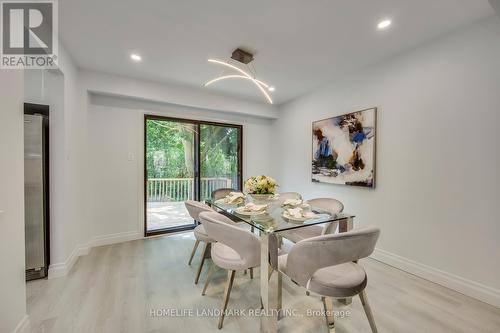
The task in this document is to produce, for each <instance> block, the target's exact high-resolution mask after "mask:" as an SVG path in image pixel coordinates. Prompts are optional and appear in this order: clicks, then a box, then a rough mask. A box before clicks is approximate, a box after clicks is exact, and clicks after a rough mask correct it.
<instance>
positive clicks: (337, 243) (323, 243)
mask: <svg viewBox="0 0 500 333" xmlns="http://www.w3.org/2000/svg"><path fill="white" fill-rule="evenodd" d="M379 235H380V229H379V228H376V227H373V226H365V227H360V228H356V229H353V230H351V231H348V232H343V233H339V234H330V235H324V236H318V237H313V238H308V239H304V240H302V241H300V242H298V243H297V244H295V245H293V246H292V248H291V250H290V253H289V254H288V258H287V262H286V268H285V274H286V275H288V276H289V277H290V278H291V279H292V280H294V281H295V282H297V283H298V284H299V285H301V286H303V287H306V288H307V284H308V282H309V280H310V279H311V277H312V276H313V274H314V273H315V272H316V271H317V270H318V269H321V268H324V267H329V266H334V265H339V264H343V263H346V262H351V261H356V260H358V259H361V258H365V257H368V256H369V255H370V254H372V253H373V250H374V249H375V244H376V243H377V240H378V237H379Z"/></svg>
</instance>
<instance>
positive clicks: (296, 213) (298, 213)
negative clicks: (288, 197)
mask: <svg viewBox="0 0 500 333" xmlns="http://www.w3.org/2000/svg"><path fill="white" fill-rule="evenodd" d="M286 212H287V213H288V215H290V216H291V217H293V218H296V219H302V218H307V219H313V218H315V217H316V214H314V213H313V212H311V211H305V210H304V209H302V208H300V207H297V208H288V209H287V210H286Z"/></svg>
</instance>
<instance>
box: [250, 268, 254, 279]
mask: <svg viewBox="0 0 500 333" xmlns="http://www.w3.org/2000/svg"><path fill="white" fill-rule="evenodd" d="M250 279H253V268H250Z"/></svg>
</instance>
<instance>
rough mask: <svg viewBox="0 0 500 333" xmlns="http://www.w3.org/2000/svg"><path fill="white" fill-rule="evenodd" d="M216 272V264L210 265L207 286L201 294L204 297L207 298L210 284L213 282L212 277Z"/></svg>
mask: <svg viewBox="0 0 500 333" xmlns="http://www.w3.org/2000/svg"><path fill="white" fill-rule="evenodd" d="M216 270H217V266H216V265H215V264H214V263H212V264H211V265H210V270H209V271H208V275H207V280H206V281H205V286H204V287H203V291H202V292H201V295H202V296H205V293H206V291H207V288H208V285H209V284H210V281H212V276H213V275H214V273H215V271H216Z"/></svg>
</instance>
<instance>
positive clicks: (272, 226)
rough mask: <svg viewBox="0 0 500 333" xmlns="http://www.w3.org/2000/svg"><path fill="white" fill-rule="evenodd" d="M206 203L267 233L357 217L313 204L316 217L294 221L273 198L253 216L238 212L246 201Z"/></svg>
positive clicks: (209, 201) (312, 209)
mask: <svg viewBox="0 0 500 333" xmlns="http://www.w3.org/2000/svg"><path fill="white" fill-rule="evenodd" d="M206 203H207V204H208V205H209V206H212V208H215V209H216V210H219V211H220V212H221V213H223V214H224V215H226V216H228V217H229V218H231V219H232V220H234V221H243V222H246V223H248V224H250V225H251V226H253V227H255V228H257V229H259V230H260V231H263V232H265V233H278V232H281V231H285V230H291V229H297V228H304V227H307V226H311V225H316V224H324V223H329V222H335V221H340V220H345V219H350V218H354V217H355V216H354V215H351V214H348V213H338V214H334V215H332V214H330V213H328V212H326V211H324V210H321V209H319V208H318V207H314V206H311V211H312V212H314V213H315V214H316V216H315V218H313V219H308V220H305V221H293V220H289V219H287V218H285V217H284V216H283V212H284V211H285V209H284V208H283V207H281V202H280V201H279V200H271V201H270V202H269V203H268V207H267V209H266V212H265V213H264V214H259V215H253V216H248V215H241V214H238V212H236V209H237V208H239V207H242V206H244V205H245V203H242V204H239V205H234V204H226V203H223V202H222V201H219V200H215V201H212V200H210V199H208V200H206Z"/></svg>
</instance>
